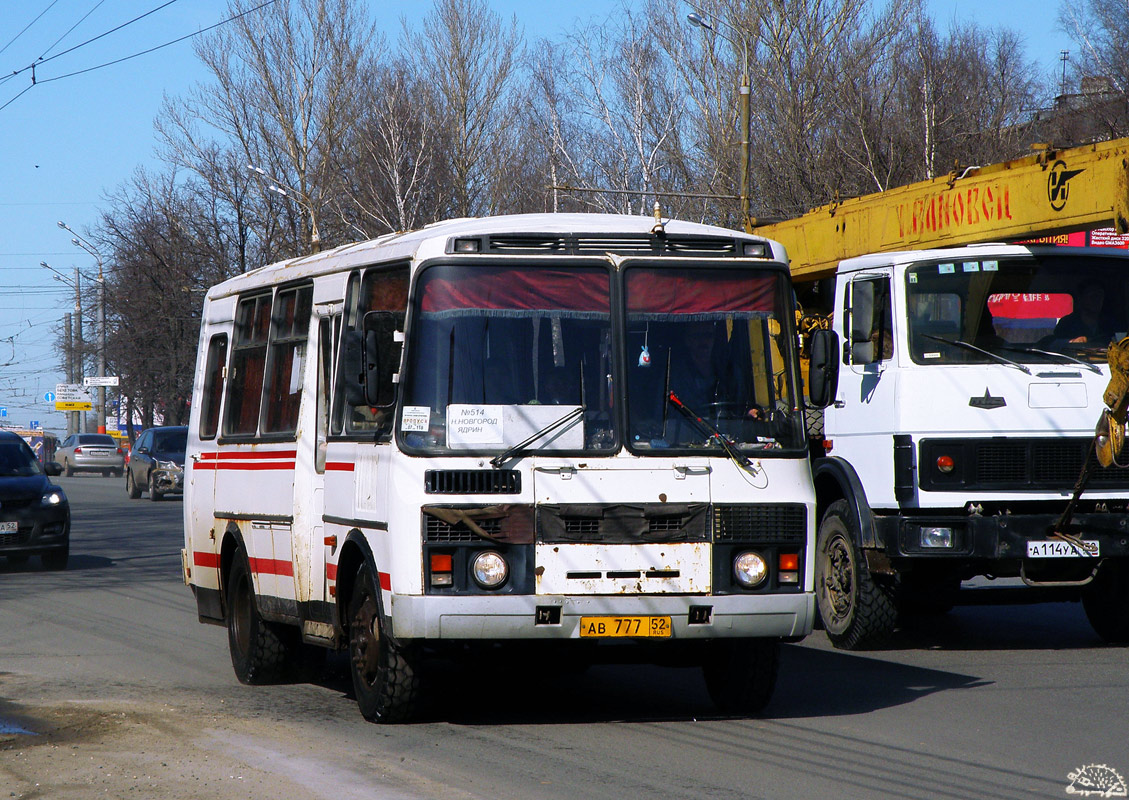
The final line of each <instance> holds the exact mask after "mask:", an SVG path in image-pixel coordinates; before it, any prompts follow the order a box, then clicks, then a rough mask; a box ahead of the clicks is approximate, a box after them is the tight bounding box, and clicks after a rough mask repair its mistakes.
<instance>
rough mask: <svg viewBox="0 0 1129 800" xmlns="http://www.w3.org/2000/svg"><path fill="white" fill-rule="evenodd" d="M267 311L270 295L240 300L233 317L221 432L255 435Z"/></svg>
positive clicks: (264, 360)
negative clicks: (233, 325) (232, 333)
mask: <svg viewBox="0 0 1129 800" xmlns="http://www.w3.org/2000/svg"><path fill="white" fill-rule="evenodd" d="M270 309H271V296H270V295H269V294H260V295H257V296H255V297H247V298H244V299H242V300H240V301H239V307H238V308H237V310H236V314H235V339H234V342H233V345H232V357H231V369H230V370H229V371H228V376H227V407H226V408H227V412H226V414H225V415H224V426H223V432H224V433H225V434H227V435H234V436H239V435H254V434H255V433H256V432H257V431H258V429H259V407H260V406H261V404H262V399H263V370H264V368H265V367H266V360H267V337H268V334H269V333H270Z"/></svg>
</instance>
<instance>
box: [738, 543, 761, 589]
mask: <svg viewBox="0 0 1129 800" xmlns="http://www.w3.org/2000/svg"><path fill="white" fill-rule="evenodd" d="M733 577H735V578H736V579H737V583H739V584H741V585H742V586H744V587H745V588H746V589H752V588H754V587H756V586H760V585H761V584H762V583H764V580H765V578H767V577H768V563H767V562H766V561H765V560H764V557H763V556H761V554H760V553H753V552H751V551H747V552H744V553H741V554H740V555H738V556H737V557H736V558H735V559H733Z"/></svg>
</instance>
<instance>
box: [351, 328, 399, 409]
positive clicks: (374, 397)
mask: <svg viewBox="0 0 1129 800" xmlns="http://www.w3.org/2000/svg"><path fill="white" fill-rule="evenodd" d="M402 319H403V312H396V311H370V312H368V313H367V314H365V317H364V322H363V323H362V329H363V332H364V337H363V339H362V340H361V369H362V383H363V384H364V389H365V402H366V403H367V404H368V405H369V406H371V407H373V408H389V407H391V406H392V405H393V404H395V402H396V386H395V384H394V383H393V382H392V377H393V376H394V375H395V374H396V371H397V369H398V368H399V366H400V343H399V342H397V341H396V337H395V333H396V330H397V328H398V327H399V325H400V324H401V321H402Z"/></svg>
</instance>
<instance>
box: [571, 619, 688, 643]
mask: <svg viewBox="0 0 1129 800" xmlns="http://www.w3.org/2000/svg"><path fill="white" fill-rule="evenodd" d="M580 635H581V636H582V637H584V638H588V637H592V638H648V639H650V638H657V639H666V638H669V637H670V617H581V618H580Z"/></svg>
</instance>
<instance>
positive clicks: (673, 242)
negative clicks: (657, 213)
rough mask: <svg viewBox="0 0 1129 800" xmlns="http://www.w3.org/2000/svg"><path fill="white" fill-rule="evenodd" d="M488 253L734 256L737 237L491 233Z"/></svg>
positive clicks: (487, 247) (484, 249) (486, 247)
mask: <svg viewBox="0 0 1129 800" xmlns="http://www.w3.org/2000/svg"><path fill="white" fill-rule="evenodd" d="M484 245H485V246H484V248H483V252H487V253H562V254H572V255H590V254H601V255H602V254H604V253H620V254H623V255H661V254H663V253H692V254H694V255H699V256H702V255H706V256H711V255H712V256H733V255H736V254H737V253H739V252H740V250H739V249H738V248H739V245H738V240H737V239H731V238H729V237H725V236H674V235H667V236H650V235H640V236H630V235H628V236H606V235H600V234H583V233H582V234H553V233H546V234H537V233H533V234H494V235H492V236H488V237H485V241H484Z"/></svg>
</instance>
